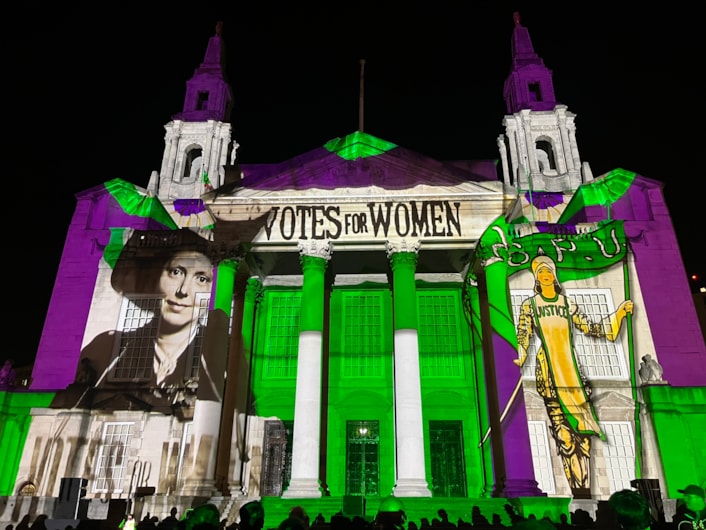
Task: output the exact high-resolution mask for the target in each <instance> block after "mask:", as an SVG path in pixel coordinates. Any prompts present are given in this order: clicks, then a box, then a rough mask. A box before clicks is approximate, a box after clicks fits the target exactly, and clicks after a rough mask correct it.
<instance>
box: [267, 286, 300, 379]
mask: <svg viewBox="0 0 706 530" xmlns="http://www.w3.org/2000/svg"><path fill="white" fill-rule="evenodd" d="M268 298H269V299H268V306H269V311H268V312H269V314H268V319H267V333H266V337H267V343H266V345H265V362H264V372H263V373H264V376H265V377H295V376H296V374H297V354H298V352H299V311H300V309H301V292H282V291H279V292H270V293H269V296H268Z"/></svg>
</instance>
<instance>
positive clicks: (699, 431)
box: [642, 385, 706, 499]
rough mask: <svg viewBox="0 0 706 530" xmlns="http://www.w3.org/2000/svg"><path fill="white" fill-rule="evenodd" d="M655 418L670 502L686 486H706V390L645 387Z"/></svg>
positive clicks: (647, 400)
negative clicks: (705, 441)
mask: <svg viewBox="0 0 706 530" xmlns="http://www.w3.org/2000/svg"><path fill="white" fill-rule="evenodd" d="M642 396H643V398H644V400H645V406H646V407H647V413H648V414H651V415H652V418H653V423H654V428H655V436H656V438H657V445H658V446H659V452H660V456H661V457H662V465H663V467H664V476H665V480H666V482H667V492H663V494H665V495H666V496H668V497H669V498H672V499H675V498H679V497H680V493H678V492H677V490H679V489H682V488H684V487H685V486H686V485H687V484H706V443H704V439H705V437H706V387H703V386H700V387H672V386H669V385H646V386H643V387H642Z"/></svg>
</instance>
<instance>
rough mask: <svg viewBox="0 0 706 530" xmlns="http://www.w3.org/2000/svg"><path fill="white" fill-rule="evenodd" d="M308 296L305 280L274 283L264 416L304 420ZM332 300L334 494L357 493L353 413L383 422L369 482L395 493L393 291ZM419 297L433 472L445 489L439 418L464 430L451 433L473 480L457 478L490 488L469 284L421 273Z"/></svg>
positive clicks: (329, 372) (260, 400)
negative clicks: (300, 398)
mask: <svg viewBox="0 0 706 530" xmlns="http://www.w3.org/2000/svg"><path fill="white" fill-rule="evenodd" d="M299 297H300V291H299V290H298V289H296V288H272V287H270V288H268V289H266V290H265V293H264V296H263V298H262V304H261V305H260V308H259V310H258V315H257V323H256V334H255V340H254V351H255V352H256V355H255V357H254V362H253V367H252V368H253V395H254V404H255V410H256V413H257V414H258V415H259V416H264V417H278V418H280V419H281V420H284V421H292V420H293V419H294V400H295V390H296V389H295V382H296V353H297V340H298V330H299V313H298V311H299V300H300V298H299ZM413 300H414V299H413ZM328 303H329V307H328V310H327V312H326V313H327V315H328V321H327V333H328V335H327V342H326V341H325V342H324V349H325V350H326V351H327V352H328V355H324V356H323V364H322V369H323V374H324V375H323V385H324V388H325V391H324V396H323V400H322V407H323V409H324V412H323V414H324V416H325V420H324V421H325V424H324V429H323V431H324V432H323V433H322V447H325V448H326V455H327V456H326V459H325V480H326V484H325V486H326V487H327V490H328V492H329V493H330V495H332V496H341V495H347V494H351V493H352V492H350V491H347V490H346V476H347V475H346V474H347V473H348V472H350V469H349V466H348V465H347V454H348V452H347V451H348V449H349V447H348V444H347V427H348V422H374V423H375V424H376V425H377V426H378V427H379V436H378V437H377V438H376V441H377V444H378V459H379V461H378V462H377V464H376V465H377V468H378V469H379V478H378V479H376V480H374V481H372V483H371V484H368V485H367V486H366V487H372V488H375V489H376V490H377V491H376V493H377V494H376V495H373V496H381V497H382V496H386V495H389V494H390V493H391V492H392V489H393V487H394V485H395V476H396V475H395V465H396V463H395V434H394V426H395V410H394V365H393V360H394V353H393V349H394V348H393V338H394V321H393V304H392V292H391V290H390V288H389V286H388V285H382V284H364V285H356V286H351V287H337V288H335V289H333V290H332V291H331V292H330V299H329V301H328ZM412 303H414V302H412ZM416 304H417V314H418V322H419V324H418V327H419V329H418V334H419V349H420V356H419V358H420V374H421V389H422V415H423V427H424V435H425V436H424V437H425V443H426V445H425V459H426V475H427V481H428V483H429V485H430V487H436V488H437V490H436V491H437V492H438V491H440V489H439V487H440V484H441V483H443V482H444V480H439V478H438V476H436V477H435V473H436V475H438V474H439V473H440V472H441V473H443V472H444V471H443V469H444V463H443V462H441V461H440V460H439V459H438V458H437V455H438V454H439V453H438V451H437V452H435V451H434V448H433V447H432V445H431V443H432V442H431V440H432V439H433V438H434V437H433V436H432V432H431V430H430V424H431V425H432V426H433V430H434V431H435V432H439V429H440V427H439V426H441V427H447V426H451V427H452V429H456V430H457V434H458V436H457V437H456V440H451V442H452V443H453V442H456V444H457V447H458V448H459V454H458V463H459V464H460V465H461V467H462V468H463V470H462V472H461V473H458V474H457V475H456V476H455V477H453V480H454V481H455V482H457V479H460V480H461V481H462V482H463V483H462V484H458V483H454V484H453V488H454V492H455V493H456V495H458V496H464V497H467V496H471V497H481V496H484V495H485V494H486V492H487V489H488V482H489V480H490V479H491V478H492V477H489V476H487V471H486V470H487V469H488V468H489V462H488V459H489V455H488V454H487V452H486V451H481V450H479V449H478V447H479V441H480V433H481V432H482V431H483V427H482V426H483V425H487V419H486V420H483V418H484V417H485V408H484V405H483V403H484V401H483V400H482V395H481V394H483V392H484V389H482V388H479V385H478V381H479V380H482V377H478V370H479V369H480V370H482V364H478V359H480V358H481V356H480V355H474V353H473V352H474V346H473V345H474V344H475V343H476V341H474V340H473V337H472V333H471V329H470V327H469V325H468V322H467V321H466V319H465V318H464V315H463V311H462V304H461V286H460V285H459V284H444V285H439V284H425V283H424V282H418V283H417V293H416ZM479 403H480V405H479ZM482 421H485V423H482ZM430 422H431V423H430ZM442 432H444V431H443V430H442ZM453 432H456V431H453ZM452 438H453V437H452ZM446 441H447V442H448V440H446ZM442 442H443V440H442ZM437 443H440V442H439V441H438V440H437ZM436 447H439V446H436ZM440 470H441V471H440ZM446 471H449V469H448V468H447V469H446ZM448 480H451V479H448V478H447V479H446V481H447V482H448ZM366 491H369V490H366ZM353 494H355V493H353Z"/></svg>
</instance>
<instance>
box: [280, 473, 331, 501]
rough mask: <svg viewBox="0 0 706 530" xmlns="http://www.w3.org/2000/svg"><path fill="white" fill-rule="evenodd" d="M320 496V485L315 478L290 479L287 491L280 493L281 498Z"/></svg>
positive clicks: (315, 497) (314, 497)
mask: <svg viewBox="0 0 706 530" xmlns="http://www.w3.org/2000/svg"><path fill="white" fill-rule="evenodd" d="M319 497H321V486H320V485H319V481H318V480H316V479H306V478H300V479H291V480H290V481H289V487H288V488H287V491H285V492H284V493H282V498H283V499H318V498H319Z"/></svg>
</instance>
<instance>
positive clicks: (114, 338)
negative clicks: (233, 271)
mask: <svg viewBox="0 0 706 530" xmlns="http://www.w3.org/2000/svg"><path fill="white" fill-rule="evenodd" d="M190 234H193V233H191V232H190V231H179V232H178V233H174V232H167V233H163V234H160V233H154V232H149V233H145V232H135V233H134V234H133V235H132V237H131V238H130V240H129V241H128V243H127V244H126V245H125V247H124V248H123V250H122V252H121V255H120V257H119V258H118V260H117V262H116V263H115V267H114V269H113V273H112V275H111V283H112V285H113V288H114V289H115V290H116V291H118V292H119V293H121V294H122V295H123V296H124V297H125V298H128V299H129V300H130V306H129V307H130V311H131V312H132V313H133V314H134V324H133V325H129V326H125V325H124V327H123V330H121V331H118V330H114V331H106V332H104V333H101V334H99V335H98V336H96V337H95V338H94V339H93V340H92V341H91V342H90V343H89V344H88V345H87V346H86V347H85V348H84V349H83V350H82V352H81V360H80V363H79V370H78V372H77V377H76V383H77V384H78V385H79V386H80V385H81V384H82V385H83V386H84V387H85V389H84V390H83V391H82V392H81V393H80V395H79V397H78V399H76V401H75V403H71V400H72V398H71V397H69V396H67V395H64V396H57V399H56V400H55V402H54V404H53V406H55V407H56V406H59V407H67V406H68V407H88V408H108V409H114V410H117V409H136V408H137V409H144V410H155V411H160V412H164V413H167V414H170V413H173V412H175V411H177V410H181V409H182V408H189V407H190V406H191V405H192V404H193V402H194V400H195V398H196V391H197V388H198V387H201V389H200V390H199V396H198V397H199V399H205V400H210V401H217V400H220V399H221V396H220V394H221V391H219V390H218V389H217V388H215V386H214V385H213V382H212V380H211V378H210V374H209V370H208V366H207V363H206V362H205V361H204V358H203V356H202V355H200V353H201V352H200V351H199V350H200V343H201V340H200V339H201V337H202V335H203V330H204V326H205V320H206V317H207V315H208V296H209V295H210V293H211V286H212V283H213V266H214V264H213V262H212V260H211V258H210V257H209V243H208V242H207V241H205V240H203V239H201V238H200V237H198V236H196V235H190ZM126 319H127V317H126ZM125 323H126V321H125V320H124V321H123V324H125ZM87 373H88V375H87ZM75 390H76V389H74V392H73V394H74V397H75V395H76V392H75ZM182 412H183V411H182Z"/></svg>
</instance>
